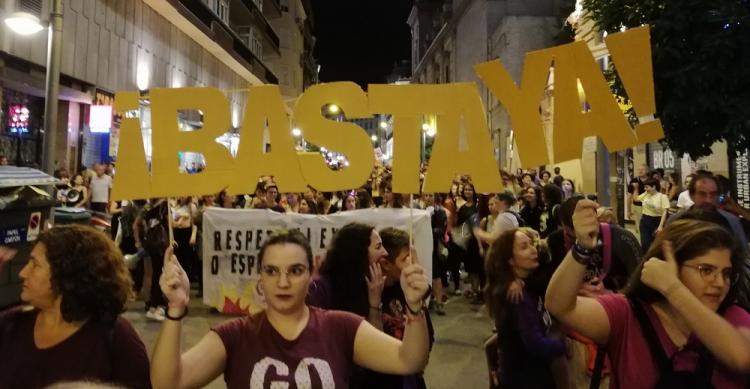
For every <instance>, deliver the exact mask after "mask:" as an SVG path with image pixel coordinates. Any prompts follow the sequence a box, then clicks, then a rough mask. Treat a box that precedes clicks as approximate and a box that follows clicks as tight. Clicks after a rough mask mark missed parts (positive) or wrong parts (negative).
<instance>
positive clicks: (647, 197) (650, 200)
mask: <svg viewBox="0 0 750 389" xmlns="http://www.w3.org/2000/svg"><path fill="white" fill-rule="evenodd" d="M638 200H640V201H641V202H642V203H643V214H644V215H646V216H652V217H661V215H662V213H663V212H664V211H665V210H667V209H669V199H668V198H667V195H665V194H664V193H660V192H655V193H654V194H653V195H651V194H649V193H648V192H643V193H641V194H640V195H639V196H638Z"/></svg>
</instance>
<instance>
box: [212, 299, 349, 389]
mask: <svg viewBox="0 0 750 389" xmlns="http://www.w3.org/2000/svg"><path fill="white" fill-rule="evenodd" d="M361 323H362V318H361V317H359V316H357V315H354V314H352V313H348V312H341V311H326V310H323V309H319V308H314V307H310V319H309V321H308V323H307V326H306V327H305V328H304V329H303V330H302V332H301V333H300V334H299V336H298V337H297V339H294V340H286V339H284V338H283V337H282V336H281V334H279V333H278V332H277V331H276V329H275V328H273V326H272V325H271V323H270V322H269V321H268V318H267V317H266V314H265V312H260V313H258V314H256V315H253V316H245V317H241V318H238V319H234V320H230V321H228V322H225V323H223V324H221V325H219V326H218V327H216V328H214V329H213V330H214V331H216V333H217V334H218V335H219V337H220V338H221V340H222V342H223V343H224V347H225V348H226V350H227V364H226V369H225V370H224V380H225V381H226V383H227V388H229V389H240V388H241V389H247V388H267V387H277V386H278V387H282V386H284V387H287V385H288V387H289V388H290V389H294V388H323V389H333V388H346V387H348V385H349V373H350V371H351V368H352V365H353V361H352V359H353V357H354V337H355V335H356V334H357V329H358V328H359V325H360V324H361Z"/></svg>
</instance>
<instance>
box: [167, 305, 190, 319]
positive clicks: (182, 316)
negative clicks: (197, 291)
mask: <svg viewBox="0 0 750 389" xmlns="http://www.w3.org/2000/svg"><path fill="white" fill-rule="evenodd" d="M187 314H188V307H187V306H185V310H184V311H182V315H180V316H170V315H169V308H167V309H166V311H165V312H164V317H166V318H167V319H169V320H174V321H180V320H182V319H184V318H185V316H187Z"/></svg>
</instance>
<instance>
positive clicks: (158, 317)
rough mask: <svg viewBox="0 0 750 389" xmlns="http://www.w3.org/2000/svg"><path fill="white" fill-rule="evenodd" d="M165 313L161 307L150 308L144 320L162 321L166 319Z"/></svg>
mask: <svg viewBox="0 0 750 389" xmlns="http://www.w3.org/2000/svg"><path fill="white" fill-rule="evenodd" d="M165 314H166V312H165V311H164V308H162V307H157V308H154V307H151V308H150V309H149V310H148V312H146V318H147V319H150V320H155V321H164V320H165V319H166V318H167V317H166V316H165Z"/></svg>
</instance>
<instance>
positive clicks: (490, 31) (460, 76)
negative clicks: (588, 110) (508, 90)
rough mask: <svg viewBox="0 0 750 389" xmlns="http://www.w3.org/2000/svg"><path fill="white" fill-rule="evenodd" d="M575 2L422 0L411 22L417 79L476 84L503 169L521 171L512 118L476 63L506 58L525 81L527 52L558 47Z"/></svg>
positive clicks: (516, 76) (514, 73) (510, 68)
mask: <svg viewBox="0 0 750 389" xmlns="http://www.w3.org/2000/svg"><path fill="white" fill-rule="evenodd" d="M573 6H574V2H573V1H572V0H445V1H441V0H417V1H415V4H414V7H413V8H412V12H411V15H410V16H409V21H408V23H409V25H410V26H411V29H412V82H415V83H430V84H435V83H448V82H475V83H476V84H477V88H478V92H479V95H480V96H481V98H482V101H483V103H484V105H485V107H486V110H487V122H488V124H489V128H490V131H491V135H492V140H493V144H494V149H495V158H496V159H497V160H498V163H499V165H500V166H502V167H503V169H505V170H508V171H511V170H515V167H517V166H518V155H517V154H515V155H514V152H513V146H512V145H513V141H512V139H513V135H512V126H511V123H510V119H509V116H508V114H507V112H506V111H505V109H504V108H503V107H502V105H500V104H499V103H498V101H497V99H495V98H494V96H492V94H491V93H490V92H489V90H488V89H487V88H486V87H485V86H484V85H483V84H482V83H481V82H480V81H479V79H478V77H477V76H476V73H475V72H474V65H476V64H479V63H482V62H487V61H490V60H493V59H500V60H501V61H502V62H503V64H504V65H505V67H506V69H507V70H508V72H509V73H510V75H511V76H512V77H513V79H514V80H515V81H516V82H517V83H520V80H521V75H522V69H523V60H524V57H525V54H526V53H527V52H529V51H533V50H539V49H543V48H547V47H551V46H554V45H555V40H554V39H555V37H556V36H557V35H558V34H559V32H560V30H561V28H562V25H563V22H564V19H565V16H566V15H567V14H569V13H570V11H571V10H572V9H573ZM543 115H544V116H549V117H551V115H549V114H548V112H547V113H543ZM436 130H437V131H440V129H439V128H438V129H436Z"/></svg>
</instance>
